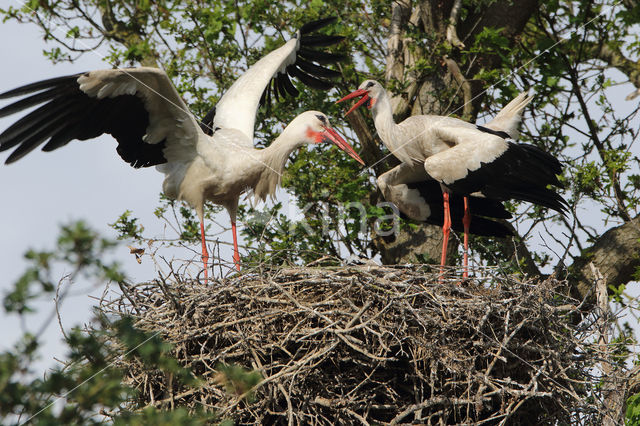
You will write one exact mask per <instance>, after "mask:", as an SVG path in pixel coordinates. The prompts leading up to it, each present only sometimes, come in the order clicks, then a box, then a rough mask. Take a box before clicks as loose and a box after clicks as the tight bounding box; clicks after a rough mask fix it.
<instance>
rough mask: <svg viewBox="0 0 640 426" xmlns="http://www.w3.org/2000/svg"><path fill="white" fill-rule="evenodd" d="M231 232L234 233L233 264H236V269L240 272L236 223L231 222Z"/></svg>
mask: <svg viewBox="0 0 640 426" xmlns="http://www.w3.org/2000/svg"><path fill="white" fill-rule="evenodd" d="M231 232H233V262H234V263H235V264H236V269H237V270H238V271H240V252H239V251H238V234H237V233H236V223H235V222H231Z"/></svg>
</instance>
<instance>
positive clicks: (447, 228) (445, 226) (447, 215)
mask: <svg viewBox="0 0 640 426" xmlns="http://www.w3.org/2000/svg"><path fill="white" fill-rule="evenodd" d="M442 199H443V200H444V222H443V223H442V238H443V239H442V257H441V258H440V275H441V276H442V274H443V273H444V265H445V263H447V245H448V244H449V233H450V232H451V211H450V210H449V193H447V192H443V193H442Z"/></svg>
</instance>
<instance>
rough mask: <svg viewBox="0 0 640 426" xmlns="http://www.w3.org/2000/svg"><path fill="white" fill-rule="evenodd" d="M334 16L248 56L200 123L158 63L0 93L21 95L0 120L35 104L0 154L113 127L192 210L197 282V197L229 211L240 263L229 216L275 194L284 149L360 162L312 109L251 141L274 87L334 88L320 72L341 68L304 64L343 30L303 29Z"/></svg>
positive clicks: (137, 161)
mask: <svg viewBox="0 0 640 426" xmlns="http://www.w3.org/2000/svg"><path fill="white" fill-rule="evenodd" d="M334 20H335V18H328V19H323V20H320V21H315V22H311V23H309V24H306V25H304V26H303V27H302V28H301V29H300V31H299V32H298V33H297V34H296V36H295V37H294V38H292V39H291V40H289V41H288V42H286V43H285V44H284V45H283V46H281V47H280V48H278V49H276V50H274V51H273V52H271V53H269V54H268V55H266V56H265V57H263V58H262V59H260V60H259V61H258V62H256V63H255V64H254V65H253V66H252V67H250V68H249V69H248V70H247V71H246V72H245V73H244V74H243V75H242V76H241V77H240V78H238V79H237V80H236V81H235V83H234V84H233V85H232V86H231V87H230V88H229V90H228V91H227V92H226V93H225V94H224V96H222V98H221V99H220V101H219V102H218V104H217V105H216V107H214V108H213V109H212V110H211V111H210V112H209V114H207V116H206V117H205V119H204V120H203V122H202V123H199V122H198V120H197V119H196V118H195V117H194V116H193V114H192V113H191V112H190V111H189V109H188V107H187V105H186V104H185V103H184V102H183V100H182V98H181V97H180V95H179V94H178V92H177V90H176V88H175V87H174V86H173V84H172V83H171V80H170V79H169V77H168V76H167V75H166V73H165V72H164V71H163V70H161V69H158V68H147V67H139V68H127V69H108V70H97V71H90V72H86V73H80V74H75V75H68V76H63V77H58V78H53V79H49V80H44V81H39V82H36V83H32V84H28V85H26V86H22V87H19V88H17V89H13V90H10V91H8V92H5V93H2V94H0V99H9V98H14V97H19V96H20V97H22V98H21V99H20V100H17V101H15V102H13V103H11V104H9V105H7V106H5V107H3V108H2V109H0V117H4V116H7V115H10V114H14V113H16V112H19V111H22V110H24V109H25V108H30V107H37V108H36V109H35V110H34V111H32V112H30V113H28V114H27V115H25V116H24V117H22V118H20V119H19V120H18V121H16V122H15V123H14V124H13V125H11V126H10V127H9V128H8V129H6V130H5V131H4V132H3V133H2V134H0V151H6V150H8V149H12V148H15V149H14V150H13V152H12V153H11V155H9V157H8V158H7V160H6V163H7V164H9V163H13V162H14V161H17V160H19V159H20V158H22V157H24V156H25V155H26V154H28V153H29V152H30V151H32V150H33V149H35V148H36V147H38V146H40V145H42V144H44V146H43V148H42V149H43V151H53V150H55V149H57V148H60V147H62V146H64V145H66V144H67V143H69V142H70V141H72V140H74V139H79V140H86V139H93V138H95V137H97V136H99V135H101V134H103V133H108V134H111V135H112V136H113V137H114V138H115V139H116V140H117V142H118V147H117V152H118V154H119V155H120V157H121V158H122V159H123V160H124V161H126V162H127V163H129V164H130V165H131V166H133V167H135V168H139V167H149V166H157V169H158V170H159V171H160V172H162V173H164V174H165V179H164V183H163V191H164V193H165V194H166V195H167V196H168V197H170V198H174V199H178V200H184V201H186V202H187V203H189V204H190V205H191V206H192V207H193V208H195V210H196V212H197V214H198V218H199V219H200V231H201V239H202V260H203V263H204V276H205V279H207V278H208V272H207V262H208V258H209V255H208V251H207V247H206V240H205V228H204V203H205V202H206V201H212V202H214V203H216V204H219V205H222V206H224V207H225V208H226V209H227V211H228V212H229V216H230V217H231V229H232V232H233V248H234V255H233V260H234V262H235V265H236V267H237V268H238V270H239V269H240V263H239V262H240V255H239V252H238V241H237V232H236V213H237V208H238V200H239V197H240V195H241V194H242V193H245V192H250V193H253V195H254V197H255V198H256V199H260V200H264V199H266V197H267V196H268V195H273V194H274V193H275V190H276V187H277V185H278V183H279V182H280V176H281V174H282V172H283V169H284V166H285V163H286V161H287V158H288V156H289V154H290V153H291V152H292V151H293V150H295V149H296V148H298V147H300V146H302V145H304V144H308V143H322V142H331V143H333V144H335V145H336V146H338V147H339V148H340V149H342V150H343V151H345V152H347V154H349V155H350V156H351V157H353V158H354V159H356V160H357V161H359V162H360V163H362V160H361V159H360V157H359V156H358V154H357V153H356V152H355V151H354V150H353V148H352V147H351V146H350V145H349V144H348V143H347V142H346V141H345V140H344V139H343V138H342V137H341V136H340V135H339V134H338V133H337V132H336V131H335V130H333V129H332V128H331V126H330V124H329V120H328V118H327V117H326V116H325V115H324V114H323V113H321V112H318V111H307V112H304V113H302V114H300V115H298V116H297V117H296V118H295V119H294V120H293V121H291V123H290V124H289V125H288V126H287V127H286V128H285V129H284V131H283V132H282V134H281V135H280V136H279V137H278V138H277V139H276V140H274V141H273V142H272V143H271V145H270V146H268V147H267V148H265V149H255V148H254V146H253V134H254V124H255V118H256V113H257V110H258V107H259V105H260V104H261V103H264V102H269V101H270V98H271V95H272V94H273V95H274V96H275V97H276V98H279V97H286V96H287V95H294V96H295V95H297V94H298V90H297V89H296V88H295V86H293V84H292V83H291V81H290V80H289V76H294V77H296V78H298V79H299V80H301V81H302V82H303V83H305V84H307V85H309V86H311V87H314V88H317V89H325V90H326V89H329V88H330V87H332V84H331V83H330V82H329V81H327V80H326V79H325V78H331V77H335V76H336V75H339V73H337V72H336V71H333V70H330V69H328V68H325V67H322V66H320V65H317V64H314V63H313V62H312V61H316V62H319V63H322V64H326V63H331V62H335V61H337V60H339V59H341V57H340V56H338V55H334V54H331V53H327V52H323V51H318V50H314V49H312V47H314V46H327V45H331V44H334V43H336V42H338V41H340V40H341V39H342V37H340V36H326V35H310V34H309V33H311V32H314V31H315V30H317V29H319V28H322V27H324V26H325V25H327V24H329V23H331V22H333V21H334Z"/></svg>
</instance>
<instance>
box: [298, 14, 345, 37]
mask: <svg viewBox="0 0 640 426" xmlns="http://www.w3.org/2000/svg"><path fill="white" fill-rule="evenodd" d="M336 19H338V18H337V17H335V16H330V17H329V18H323V19H318V20H317V21H312V22H307V23H306V24H304V25H303V26H302V28H300V34H309V33H312V32H314V31H318V30H319V29H320V28H323V27H326V26H327V25H329V24H331V23H333V22H335V20H336Z"/></svg>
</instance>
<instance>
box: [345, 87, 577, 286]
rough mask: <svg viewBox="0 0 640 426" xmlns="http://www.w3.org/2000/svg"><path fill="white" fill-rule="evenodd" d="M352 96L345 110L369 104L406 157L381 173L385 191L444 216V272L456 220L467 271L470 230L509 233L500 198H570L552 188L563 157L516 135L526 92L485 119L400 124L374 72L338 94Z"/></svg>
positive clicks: (382, 131) (557, 204)
mask: <svg viewBox="0 0 640 426" xmlns="http://www.w3.org/2000/svg"><path fill="white" fill-rule="evenodd" d="M355 97H361V99H360V100H359V101H358V102H357V103H356V104H355V105H353V106H352V107H351V108H350V109H349V110H348V111H347V113H346V114H349V113H350V112H351V111H353V110H354V109H356V108H358V107H359V106H361V105H366V106H367V107H368V108H369V109H370V110H371V114H372V115H373V121H374V123H375V127H376V130H377V132H378V135H379V136H380V139H382V142H383V143H384V144H385V146H386V147H387V148H388V149H389V150H390V151H391V152H392V153H393V155H395V156H396V157H397V158H398V159H399V160H400V161H401V164H400V165H399V166H396V167H395V168H393V169H392V170H389V171H388V172H386V173H384V174H382V175H381V176H380V177H378V180H377V183H378V187H379V188H380V190H381V192H382V194H383V195H384V197H385V198H386V199H387V200H389V201H391V202H393V203H394V204H396V205H397V206H398V209H399V210H400V211H401V212H402V213H403V214H404V215H406V216H408V217H409V218H410V219H413V220H417V221H423V222H427V223H432V224H442V231H443V234H444V240H443V243H442V256H441V260H440V261H441V265H440V268H441V269H440V271H441V273H442V271H443V267H444V265H445V263H446V252H447V243H448V240H449V233H450V230H451V228H452V227H453V229H455V230H463V231H464V249H465V251H464V272H463V276H464V277H465V278H466V277H467V276H468V270H467V267H468V258H467V251H468V234H469V233H473V234H476V235H484V236H497V237H505V236H507V235H510V234H511V231H510V230H509V229H508V228H507V227H506V226H504V225H503V224H501V223H499V222H496V221H495V220H492V219H508V218H510V217H511V214H510V213H509V212H507V211H506V210H505V209H504V206H503V205H502V201H504V200H508V199H516V200H522V201H528V202H531V203H534V204H538V205H541V206H544V207H549V208H551V209H554V210H556V211H558V212H561V213H562V212H565V211H566V210H567V203H566V201H565V200H564V199H563V198H562V197H561V196H560V195H558V194H557V193H556V192H555V191H554V190H552V189H549V188H547V186H548V185H556V186H560V182H559V181H558V178H557V176H556V175H557V174H560V173H561V171H562V169H561V165H560V162H559V161H558V160H557V159H556V158H555V157H553V156H552V155H550V154H548V153H546V152H544V151H542V150H541V149H539V148H537V147H536V146H533V145H529V144H523V143H517V142H516V141H515V139H517V138H518V137H519V132H518V125H519V124H520V120H521V114H522V110H523V109H524V107H525V106H526V105H527V104H528V103H529V102H530V101H531V98H528V97H527V96H526V94H525V93H521V94H520V95H518V96H517V97H516V98H515V99H513V100H512V101H511V102H510V103H509V104H507V105H506V106H505V107H504V109H502V110H501V111H500V112H499V113H498V115H496V117H495V118H494V119H493V120H492V121H491V122H489V123H487V124H486V125H485V126H479V125H475V124H472V123H468V122H466V121H463V120H459V119H457V118H453V117H444V116H437V115H416V116H412V117H409V118H407V119H406V120H404V121H403V122H401V123H399V124H396V123H395V122H394V120H393V114H392V108H391V101H390V98H389V95H388V94H387V91H386V90H385V89H384V88H383V87H382V85H380V83H378V82H377V81H373V80H367V81H365V82H363V83H362V84H361V85H360V87H359V88H358V90H356V91H354V92H352V93H351V94H349V95H347V96H345V97H343V98H342V99H340V100H339V101H338V102H342V101H345V100H348V99H352V98H355ZM452 211H453V213H452ZM462 211H464V215H461V214H460V212H462ZM452 214H453V221H452V219H451V215H452ZM461 216H462V217H461ZM472 216H473V220H471V218H472Z"/></svg>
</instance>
